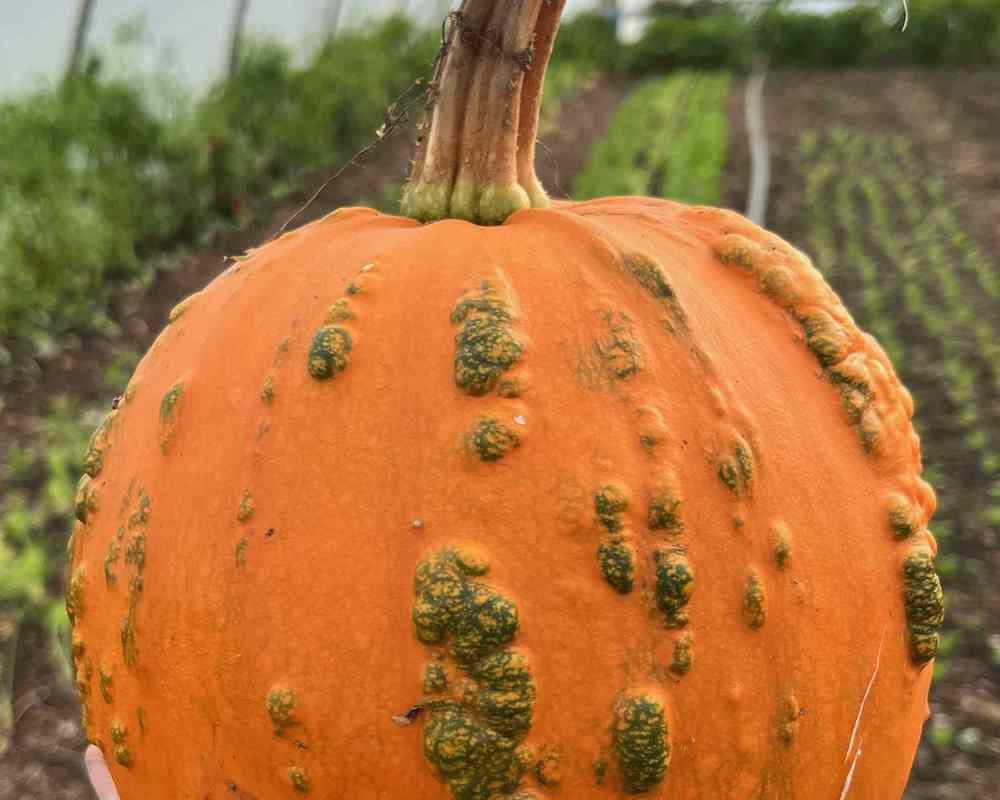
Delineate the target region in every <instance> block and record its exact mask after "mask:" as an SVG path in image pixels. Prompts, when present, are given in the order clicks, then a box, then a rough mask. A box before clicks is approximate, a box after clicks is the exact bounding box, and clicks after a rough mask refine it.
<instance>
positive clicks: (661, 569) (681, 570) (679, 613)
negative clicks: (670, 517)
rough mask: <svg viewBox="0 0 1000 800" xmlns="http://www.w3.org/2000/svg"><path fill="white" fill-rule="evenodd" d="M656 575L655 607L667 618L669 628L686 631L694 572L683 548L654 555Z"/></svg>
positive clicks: (667, 549) (664, 549) (663, 550)
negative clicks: (684, 628)
mask: <svg viewBox="0 0 1000 800" xmlns="http://www.w3.org/2000/svg"><path fill="white" fill-rule="evenodd" d="M653 564H654V567H655V572H656V589H655V592H656V607H657V608H658V609H660V611H662V612H663V614H664V616H665V617H666V621H667V627H668V628H683V627H684V626H685V625H687V623H688V614H687V611H686V610H685V606H687V604H688V601H689V600H690V599H691V594H692V593H693V592H694V572H693V571H692V569H691V564H690V563H689V562H688V559H687V551H686V550H685V548H683V547H681V546H677V547H668V548H663V549H660V550H655V551H654V552H653Z"/></svg>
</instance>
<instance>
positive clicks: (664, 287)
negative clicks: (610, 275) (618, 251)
mask: <svg viewBox="0 0 1000 800" xmlns="http://www.w3.org/2000/svg"><path fill="white" fill-rule="evenodd" d="M623 260H624V263H625V269H627V270H628V271H629V272H630V273H631V274H632V275H634V276H635V278H636V280H637V281H639V285H640V286H642V288H643V289H645V290H646V291H647V292H649V293H650V294H651V295H652V296H653V297H655V298H656V299H658V300H672V299H673V298H674V290H673V289H672V288H671V287H670V284H669V283H667V279H666V277H665V276H664V274H663V268H662V267H661V266H660V265H659V264H658V263H656V261H654V260H653V259H651V258H649V257H648V256H642V255H636V254H633V255H630V256H625V258H624V259H623Z"/></svg>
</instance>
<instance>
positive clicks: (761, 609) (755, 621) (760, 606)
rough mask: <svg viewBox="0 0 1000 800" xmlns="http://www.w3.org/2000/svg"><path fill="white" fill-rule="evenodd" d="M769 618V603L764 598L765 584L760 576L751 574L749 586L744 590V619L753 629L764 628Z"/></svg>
mask: <svg viewBox="0 0 1000 800" xmlns="http://www.w3.org/2000/svg"><path fill="white" fill-rule="evenodd" d="M766 618H767V603H766V598H765V596H764V584H763V583H762V582H761V580H760V576H759V575H757V574H756V573H750V575H749V576H748V577H747V585H746V588H745V589H744V590H743V619H744V621H745V622H746V624H747V625H749V626H750V627H751V628H754V629H757V628H760V627H762V626H763V624H764V621H765V619H766Z"/></svg>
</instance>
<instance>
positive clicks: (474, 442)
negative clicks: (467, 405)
mask: <svg viewBox="0 0 1000 800" xmlns="http://www.w3.org/2000/svg"><path fill="white" fill-rule="evenodd" d="M468 442H469V445H470V448H471V450H472V451H473V452H474V453H475V454H476V455H477V456H478V457H479V458H480V460H482V461H499V460H500V459H501V458H503V457H504V456H505V455H507V453H509V452H510V451H511V450H513V449H514V448H515V447H517V446H518V445H520V444H521V437H520V436H518V435H517V431H515V430H514V429H513V428H511V427H509V426H508V425H505V424H504V423H502V422H500V420H498V419H495V418H493V417H483V418H481V419H480V420H479V422H477V423H476V427H475V428H473V429H472V431H471V432H470V433H469V435H468Z"/></svg>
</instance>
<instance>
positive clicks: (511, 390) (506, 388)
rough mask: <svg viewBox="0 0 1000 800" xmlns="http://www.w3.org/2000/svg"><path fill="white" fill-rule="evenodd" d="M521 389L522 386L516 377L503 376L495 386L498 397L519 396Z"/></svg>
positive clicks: (522, 388) (522, 389)
mask: <svg viewBox="0 0 1000 800" xmlns="http://www.w3.org/2000/svg"><path fill="white" fill-rule="evenodd" d="M523 391H524V386H522V384H521V381H520V380H518V379H517V378H504V379H503V380H501V381H500V385H499V386H497V394H498V395H500V397H520V396H521V394H522V393H523Z"/></svg>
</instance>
